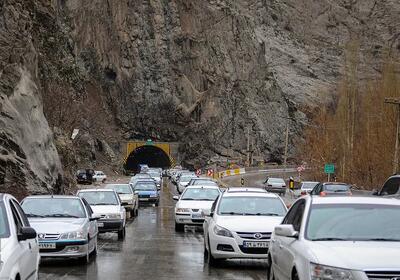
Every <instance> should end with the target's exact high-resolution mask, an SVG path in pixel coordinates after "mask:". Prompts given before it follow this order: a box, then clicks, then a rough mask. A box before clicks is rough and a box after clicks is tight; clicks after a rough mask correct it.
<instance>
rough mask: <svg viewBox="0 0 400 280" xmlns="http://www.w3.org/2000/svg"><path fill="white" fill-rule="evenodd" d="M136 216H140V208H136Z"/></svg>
mask: <svg viewBox="0 0 400 280" xmlns="http://www.w3.org/2000/svg"><path fill="white" fill-rule="evenodd" d="M135 216H136V217H137V216H139V209H137V208H136V209H135Z"/></svg>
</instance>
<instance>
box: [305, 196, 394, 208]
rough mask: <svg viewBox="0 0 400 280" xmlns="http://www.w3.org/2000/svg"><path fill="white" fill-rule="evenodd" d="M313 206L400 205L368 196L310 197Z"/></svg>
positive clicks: (392, 201) (390, 200)
mask: <svg viewBox="0 0 400 280" xmlns="http://www.w3.org/2000/svg"><path fill="white" fill-rule="evenodd" d="M308 199H311V201H312V204H381V205H399V206H400V200H399V199H393V198H382V197H367V196H340V197H339V196H324V197H320V196H312V197H311V196H310V197H308Z"/></svg>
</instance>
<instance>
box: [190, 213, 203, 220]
mask: <svg viewBox="0 0 400 280" xmlns="http://www.w3.org/2000/svg"><path fill="white" fill-rule="evenodd" d="M192 219H204V215H203V213H192Z"/></svg>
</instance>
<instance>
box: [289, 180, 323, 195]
mask: <svg viewBox="0 0 400 280" xmlns="http://www.w3.org/2000/svg"><path fill="white" fill-rule="evenodd" d="M318 183H319V182H309V181H303V182H301V184H300V187H299V189H297V190H295V196H296V197H300V196H303V195H307V194H309V193H310V192H311V191H312V190H313V188H314V187H315V186H316V185H317V184H318Z"/></svg>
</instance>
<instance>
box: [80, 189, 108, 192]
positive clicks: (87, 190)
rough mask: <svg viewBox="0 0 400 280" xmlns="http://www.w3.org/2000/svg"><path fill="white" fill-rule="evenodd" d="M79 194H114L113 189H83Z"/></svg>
mask: <svg viewBox="0 0 400 280" xmlns="http://www.w3.org/2000/svg"><path fill="white" fill-rule="evenodd" d="M78 192H114V190H112V189H83V190H78Z"/></svg>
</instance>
